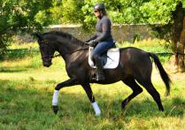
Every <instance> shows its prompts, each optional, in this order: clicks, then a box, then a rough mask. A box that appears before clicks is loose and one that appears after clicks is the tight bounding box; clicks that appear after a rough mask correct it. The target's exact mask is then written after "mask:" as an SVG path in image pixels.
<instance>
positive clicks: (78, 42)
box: [44, 31, 85, 46]
mask: <svg viewBox="0 0 185 130" xmlns="http://www.w3.org/2000/svg"><path fill="white" fill-rule="evenodd" d="M44 34H54V35H58V36H61V37H64V38H66V39H67V40H70V43H72V44H77V45H80V46H83V45H85V43H84V42H83V41H81V40H78V39H77V38H75V37H74V36H72V35H71V34H69V33H66V32H62V31H50V32H47V33H44Z"/></svg>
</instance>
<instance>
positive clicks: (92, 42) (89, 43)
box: [87, 40, 97, 47]
mask: <svg viewBox="0 0 185 130" xmlns="http://www.w3.org/2000/svg"><path fill="white" fill-rule="evenodd" d="M96 43H97V42H96V41H95V40H91V41H89V42H88V43H87V44H88V45H89V46H91V47H95V46H96Z"/></svg>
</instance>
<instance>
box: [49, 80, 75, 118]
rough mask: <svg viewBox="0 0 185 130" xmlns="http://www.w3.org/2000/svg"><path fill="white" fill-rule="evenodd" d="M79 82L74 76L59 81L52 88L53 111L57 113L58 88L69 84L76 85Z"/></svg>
mask: <svg viewBox="0 0 185 130" xmlns="http://www.w3.org/2000/svg"><path fill="white" fill-rule="evenodd" d="M78 84H79V83H78V82H77V79H76V78H71V79H68V80H66V81H64V82H62V83H59V84H58V85H57V86H56V87H55V90H54V93H53V100H52V106H53V111H54V113H55V114H57V112H58V95H59V90H60V89H61V88H63V87H69V86H73V85H78Z"/></svg>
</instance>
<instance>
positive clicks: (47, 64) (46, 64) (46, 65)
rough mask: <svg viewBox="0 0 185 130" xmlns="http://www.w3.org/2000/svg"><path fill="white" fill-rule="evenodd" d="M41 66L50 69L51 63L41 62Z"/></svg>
mask: <svg viewBox="0 0 185 130" xmlns="http://www.w3.org/2000/svg"><path fill="white" fill-rule="evenodd" d="M43 65H44V66H45V67H50V66H51V65H52V63H51V62H43Z"/></svg>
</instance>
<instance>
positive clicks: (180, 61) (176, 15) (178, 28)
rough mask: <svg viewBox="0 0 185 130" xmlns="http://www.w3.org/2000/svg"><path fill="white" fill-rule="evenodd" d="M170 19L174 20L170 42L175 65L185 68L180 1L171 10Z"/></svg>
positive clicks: (183, 18) (184, 21) (183, 12)
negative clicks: (173, 9) (172, 10)
mask: <svg viewBox="0 0 185 130" xmlns="http://www.w3.org/2000/svg"><path fill="white" fill-rule="evenodd" d="M172 19H173V21H174V23H173V27H172V42H173V43H174V45H173V51H174V52H175V53H176V54H175V65H177V69H178V70H179V69H180V71H182V70H185V64H184V42H185V9H184V8H183V6H182V3H181V2H180V3H179V4H178V5H177V6H176V10H175V11H174V12H172Z"/></svg>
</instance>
